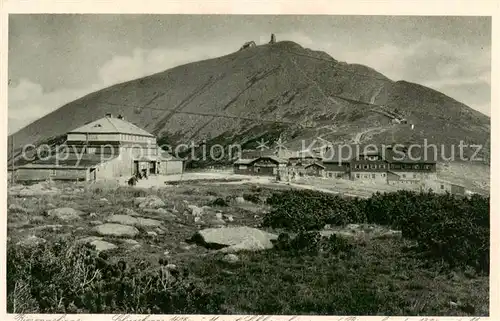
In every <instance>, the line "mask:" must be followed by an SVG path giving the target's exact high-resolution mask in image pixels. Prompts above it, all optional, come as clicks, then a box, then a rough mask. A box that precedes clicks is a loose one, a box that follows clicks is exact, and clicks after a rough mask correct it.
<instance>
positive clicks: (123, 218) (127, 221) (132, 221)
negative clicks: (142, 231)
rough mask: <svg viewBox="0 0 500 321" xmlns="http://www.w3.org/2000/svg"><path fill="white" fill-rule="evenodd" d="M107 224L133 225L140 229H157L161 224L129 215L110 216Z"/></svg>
mask: <svg viewBox="0 0 500 321" xmlns="http://www.w3.org/2000/svg"><path fill="white" fill-rule="evenodd" d="M106 222H108V223H118V224H123V225H134V226H141V227H158V226H161V222H160V221H157V220H153V219H150V218H142V217H132V216H130V215H111V216H110V217H108V219H107V220H106Z"/></svg>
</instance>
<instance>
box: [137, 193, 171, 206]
mask: <svg viewBox="0 0 500 321" xmlns="http://www.w3.org/2000/svg"><path fill="white" fill-rule="evenodd" d="M134 205H135V206H138V207H139V208H160V207H164V206H165V202H163V201H162V200H161V198H159V197H158V196H156V195H150V196H147V197H136V198H135V199H134Z"/></svg>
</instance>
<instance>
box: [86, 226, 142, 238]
mask: <svg viewBox="0 0 500 321" xmlns="http://www.w3.org/2000/svg"><path fill="white" fill-rule="evenodd" d="M94 230H95V231H96V232H97V233H98V234H99V235H102V236H118V237H128V238H130V237H135V236H137V235H138V234H139V230H138V229H137V228H135V227H133V226H129V225H122V224H115V223H105V224H102V225H98V226H96V227H95V228H94Z"/></svg>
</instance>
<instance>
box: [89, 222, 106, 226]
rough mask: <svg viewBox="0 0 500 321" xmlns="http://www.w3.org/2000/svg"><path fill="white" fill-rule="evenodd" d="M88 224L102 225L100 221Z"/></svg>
mask: <svg viewBox="0 0 500 321" xmlns="http://www.w3.org/2000/svg"><path fill="white" fill-rule="evenodd" d="M89 224H90V225H102V224H103V222H102V221H90V222H89Z"/></svg>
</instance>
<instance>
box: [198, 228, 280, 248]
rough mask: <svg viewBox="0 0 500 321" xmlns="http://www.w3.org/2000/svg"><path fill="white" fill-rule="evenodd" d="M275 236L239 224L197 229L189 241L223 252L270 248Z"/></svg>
mask: <svg viewBox="0 0 500 321" xmlns="http://www.w3.org/2000/svg"><path fill="white" fill-rule="evenodd" d="M277 238H278V236H277V235H275V234H272V233H268V232H265V231H262V230H259V229H256V228H252V227H247V226H240V227H223V228H208V229H203V230H200V231H198V232H197V233H196V234H195V235H194V236H193V237H192V238H191V241H192V242H196V243H198V244H200V245H203V246H205V247H207V248H211V249H223V250H222V251H223V252H237V251H242V250H246V251H258V250H266V249H271V248H272V247H273V243H272V241H273V240H276V239H277Z"/></svg>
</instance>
